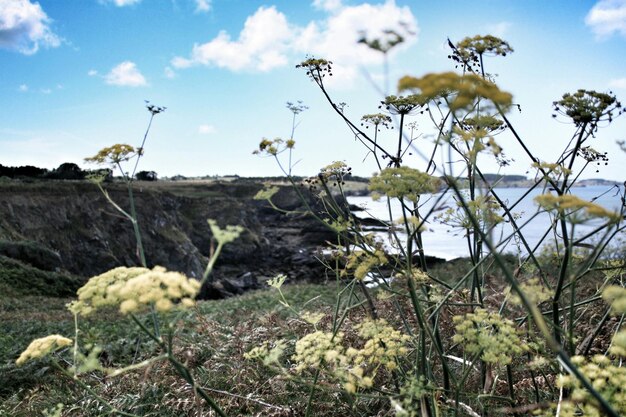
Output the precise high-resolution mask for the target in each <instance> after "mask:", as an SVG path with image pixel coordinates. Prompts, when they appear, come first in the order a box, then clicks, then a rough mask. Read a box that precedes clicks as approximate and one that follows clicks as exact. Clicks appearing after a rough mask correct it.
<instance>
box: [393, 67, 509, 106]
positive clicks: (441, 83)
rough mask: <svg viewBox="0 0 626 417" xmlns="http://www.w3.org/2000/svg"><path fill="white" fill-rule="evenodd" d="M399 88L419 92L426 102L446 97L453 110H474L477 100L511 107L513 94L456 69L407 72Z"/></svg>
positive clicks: (420, 97)
mask: <svg viewBox="0 0 626 417" xmlns="http://www.w3.org/2000/svg"><path fill="white" fill-rule="evenodd" d="M398 90H399V91H407V90H411V91H414V92H416V94H417V96H418V97H419V101H421V102H423V103H427V102H429V101H432V100H435V101H436V100H439V99H441V98H445V99H446V100H447V102H448V106H449V107H450V110H460V109H471V108H472V107H473V106H474V105H475V103H476V100H478V99H487V100H489V101H491V102H492V103H493V104H495V105H498V106H502V107H508V106H510V105H511V102H512V99H513V96H511V94H509V93H507V92H504V91H502V90H500V89H499V88H498V86H497V85H495V84H494V83H492V82H489V81H487V80H485V79H484V78H482V77H480V76H478V75H475V74H465V75H459V74H457V73H455V72H443V73H434V74H426V75H425V76H423V77H421V78H415V77H411V76H408V75H407V76H404V77H402V78H401V79H400V81H398Z"/></svg>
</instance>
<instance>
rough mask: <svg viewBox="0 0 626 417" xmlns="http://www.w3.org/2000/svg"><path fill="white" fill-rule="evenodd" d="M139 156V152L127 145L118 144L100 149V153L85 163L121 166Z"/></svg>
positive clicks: (87, 159)
mask: <svg viewBox="0 0 626 417" xmlns="http://www.w3.org/2000/svg"><path fill="white" fill-rule="evenodd" d="M136 154H137V150H136V149H135V148H134V147H133V146H131V145H127V144H125V143H117V144H115V145H113V146H109V147H106V148H102V149H100V151H99V152H98V153H97V154H95V155H94V156H91V157H89V158H85V162H94V163H96V164H112V165H115V164H119V163H121V162H124V161H128V160H129V159H130V158H132V157H133V156H135V155H136Z"/></svg>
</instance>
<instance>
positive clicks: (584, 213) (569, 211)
mask: <svg viewBox="0 0 626 417" xmlns="http://www.w3.org/2000/svg"><path fill="white" fill-rule="evenodd" d="M535 202H536V203H537V204H538V205H539V206H540V207H542V208H544V209H546V210H549V211H556V212H557V213H558V214H559V216H562V217H568V219H569V220H570V221H571V222H573V223H577V222H583V221H585V220H588V219H592V218H605V219H607V220H608V221H609V222H617V221H619V220H620V218H621V216H620V215H619V213H618V212H616V211H610V210H607V209H605V208H604V207H602V206H600V205H598V204H595V203H591V202H589V201H585V200H583V199H581V198H579V197H577V196H575V195H572V194H565V195H560V196H555V195H552V194H542V195H539V196H537V197H535ZM574 213H576V214H577V216H573V214H574Z"/></svg>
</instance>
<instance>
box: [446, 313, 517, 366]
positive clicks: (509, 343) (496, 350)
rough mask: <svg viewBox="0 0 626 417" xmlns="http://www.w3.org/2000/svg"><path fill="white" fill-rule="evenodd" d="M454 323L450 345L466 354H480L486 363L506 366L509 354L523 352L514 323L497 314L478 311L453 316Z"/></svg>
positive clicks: (509, 361) (509, 358)
mask: <svg viewBox="0 0 626 417" xmlns="http://www.w3.org/2000/svg"><path fill="white" fill-rule="evenodd" d="M453 321H454V323H455V325H456V326H455V327H456V334H455V335H454V336H453V338H452V340H453V342H454V343H459V344H461V345H462V346H463V347H464V349H465V350H466V351H467V352H469V353H473V354H478V353H479V354H480V358H481V359H482V360H483V361H485V362H488V363H499V364H502V365H507V364H509V363H511V360H512V355H514V354H520V353H522V352H523V351H524V350H525V349H526V348H525V345H524V344H523V343H522V342H521V340H520V338H519V336H518V334H517V331H516V328H515V325H514V324H513V322H512V321H511V320H508V319H505V318H503V317H502V316H500V314H498V313H492V312H488V311H487V310H485V309H482V308H477V309H476V310H475V312H474V313H468V314H465V315H464V316H455V317H454V318H453Z"/></svg>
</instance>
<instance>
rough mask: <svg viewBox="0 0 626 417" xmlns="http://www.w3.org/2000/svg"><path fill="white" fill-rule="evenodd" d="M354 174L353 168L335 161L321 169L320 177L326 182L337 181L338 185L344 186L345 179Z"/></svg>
mask: <svg viewBox="0 0 626 417" xmlns="http://www.w3.org/2000/svg"><path fill="white" fill-rule="evenodd" d="M351 173H352V168H351V167H349V166H348V165H346V163H345V162H343V161H335V162H333V163H331V164H328V165H326V166H325V167H323V168H322V169H320V173H319V174H318V177H319V178H320V179H322V180H324V181H328V180H330V179H334V180H336V183H335V185H336V184H339V183H340V184H344V182H343V179H344V178H345V177H347V176H348V175H350V174H351Z"/></svg>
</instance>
